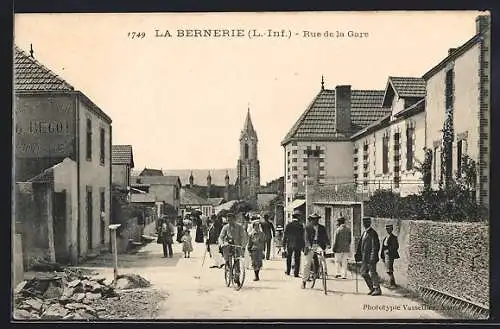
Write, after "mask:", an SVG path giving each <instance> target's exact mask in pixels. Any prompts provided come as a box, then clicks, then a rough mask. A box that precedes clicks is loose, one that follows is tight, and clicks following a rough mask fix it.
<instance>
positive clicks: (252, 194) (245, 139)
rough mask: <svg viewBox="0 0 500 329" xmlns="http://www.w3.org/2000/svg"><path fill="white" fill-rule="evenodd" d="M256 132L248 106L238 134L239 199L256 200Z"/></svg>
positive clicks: (257, 166)
mask: <svg viewBox="0 0 500 329" xmlns="http://www.w3.org/2000/svg"><path fill="white" fill-rule="evenodd" d="M257 143H258V139H257V133H256V132H255V129H254V127H253V124H252V119H251V117H250V108H249V109H248V111H247V117H246V119H245V124H244V126H243V130H242V131H241V134H240V158H239V160H238V195H239V199H240V200H248V201H256V199H257V192H258V189H259V186H260V163H259V158H258V153H257Z"/></svg>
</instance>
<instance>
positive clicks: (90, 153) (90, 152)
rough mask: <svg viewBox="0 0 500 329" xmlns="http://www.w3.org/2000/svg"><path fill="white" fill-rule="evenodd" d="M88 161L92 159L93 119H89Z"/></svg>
mask: <svg viewBox="0 0 500 329" xmlns="http://www.w3.org/2000/svg"><path fill="white" fill-rule="evenodd" d="M86 158H87V161H92V120H91V119H87V153H86Z"/></svg>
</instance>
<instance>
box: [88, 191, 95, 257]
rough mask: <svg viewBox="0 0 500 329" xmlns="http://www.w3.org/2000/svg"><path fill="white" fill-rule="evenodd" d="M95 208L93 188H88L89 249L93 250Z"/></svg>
mask: <svg viewBox="0 0 500 329" xmlns="http://www.w3.org/2000/svg"><path fill="white" fill-rule="evenodd" d="M92 214H93V207H92V187H91V186H87V249H88V250H91V249H92V245H93V241H92V233H93V232H92V226H93V222H94V221H93V216H92Z"/></svg>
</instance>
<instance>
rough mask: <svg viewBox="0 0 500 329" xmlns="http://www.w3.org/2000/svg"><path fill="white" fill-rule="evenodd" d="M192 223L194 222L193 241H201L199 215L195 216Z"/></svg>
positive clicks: (201, 233)
mask: <svg viewBox="0 0 500 329" xmlns="http://www.w3.org/2000/svg"><path fill="white" fill-rule="evenodd" d="M194 223H195V224H196V235H195V237H194V242H196V243H203V240H204V239H203V227H202V222H201V218H200V216H199V215H198V216H196V217H195V220H194Z"/></svg>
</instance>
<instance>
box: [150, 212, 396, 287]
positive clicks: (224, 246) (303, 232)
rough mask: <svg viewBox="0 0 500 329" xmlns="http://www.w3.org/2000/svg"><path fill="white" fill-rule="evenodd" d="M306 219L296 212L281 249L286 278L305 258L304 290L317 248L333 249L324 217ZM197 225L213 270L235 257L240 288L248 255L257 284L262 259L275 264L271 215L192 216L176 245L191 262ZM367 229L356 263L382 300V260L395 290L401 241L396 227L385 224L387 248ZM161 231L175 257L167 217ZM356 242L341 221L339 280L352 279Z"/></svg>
mask: <svg viewBox="0 0 500 329" xmlns="http://www.w3.org/2000/svg"><path fill="white" fill-rule="evenodd" d="M301 216H302V215H301V213H300V211H298V210H296V211H294V212H293V214H292V221H291V222H289V223H288V224H287V225H286V226H285V229H284V232H283V239H282V241H280V242H281V243H279V245H280V246H282V247H283V253H284V254H285V255H284V256H286V270H285V274H286V275H290V273H291V270H292V267H293V275H294V277H299V272H300V263H301V258H302V254H303V255H304V264H303V267H302V288H305V286H306V282H307V280H308V279H309V275H310V271H311V267H312V262H313V261H314V262H317V261H318V260H317V258H316V257H314V255H315V250H316V249H317V248H321V249H322V250H326V249H329V248H330V246H331V245H330V239H329V237H328V234H327V231H326V228H325V226H324V225H321V224H320V223H319V219H320V218H321V216H319V215H318V214H316V213H314V214H312V215H310V216H308V222H307V223H306V225H304V224H303V223H302V221H301ZM193 224H194V225H195V226H196V236H195V242H198V243H203V242H204V243H205V244H206V248H207V252H208V253H209V254H210V257H211V258H212V261H213V264H212V265H211V266H210V268H223V267H224V265H228V264H229V260H230V257H231V256H233V259H234V269H235V271H234V282H235V284H237V285H239V284H240V282H239V277H240V266H239V265H240V264H239V259H240V257H243V256H244V255H245V253H246V251H247V252H248V254H249V255H250V259H251V266H252V268H253V270H254V274H255V277H254V281H258V280H260V270H261V268H262V265H263V260H264V258H265V259H267V260H269V259H270V255H271V241H272V239H273V238H274V237H275V235H276V230H275V228H274V225H273V223H272V222H271V221H270V220H269V216H268V215H267V214H266V215H264V217H263V218H261V217H260V216H258V215H255V216H249V215H245V216H242V218H241V220H239V221H238V220H236V216H235V215H234V214H233V213H227V214H226V215H225V216H224V217H221V216H212V217H211V218H209V219H206V220H203V219H201V218H200V217H199V216H190V217H188V218H185V219H184V220H182V218H181V220H180V221H178V223H177V239H176V240H177V241H178V242H179V243H182V244H183V247H182V250H183V252H184V257H186V258H189V257H190V253H191V252H192V251H193V245H192V238H191V233H190V231H191V229H192V227H193ZM362 224H363V228H364V231H363V233H362V235H361V237H360V239H359V241H358V244H357V246H356V251H355V254H354V259H355V261H356V264H357V263H361V267H360V272H361V276H362V277H363V279H364V280H365V282H366V285H367V287H368V289H369V293H368V294H369V295H372V296H378V295H381V294H382V291H381V289H380V283H379V276H378V273H377V263H378V262H379V260H382V261H383V262H384V264H385V267H386V271H387V274H388V276H389V283H390V288H395V287H396V280H395V278H394V260H395V259H398V258H399V254H398V249H399V244H398V239H397V237H396V236H395V235H394V234H393V225H392V224H387V225H386V231H387V236H386V237H385V238H384V239H383V241H382V243H381V242H380V240H379V237H378V234H377V232H376V231H375V230H374V229H373V228H372V227H371V218H370V217H364V218H363V219H362ZM159 226H160V227H159V238H158V239H159V242H160V240H161V243H162V244H163V255H164V257H172V243H173V237H174V235H175V233H174V231H175V227H174V225H173V223H172V221H171V220H168V219H167V218H163V219H162V220H161V222H160V225H159ZM278 233H280V231H279V232H278ZM205 236H206V239H205ZM351 237H352V234H351V230H350V228H349V227H348V226H347V225H346V219H345V218H344V217H340V218H338V219H337V228H336V229H335V234H334V236H333V246H332V251H333V253H334V257H335V264H336V274H335V277H336V278H342V279H347V272H348V268H347V264H348V258H349V255H350V253H351ZM292 261H293V266H292ZM316 268H317V267H316Z"/></svg>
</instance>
